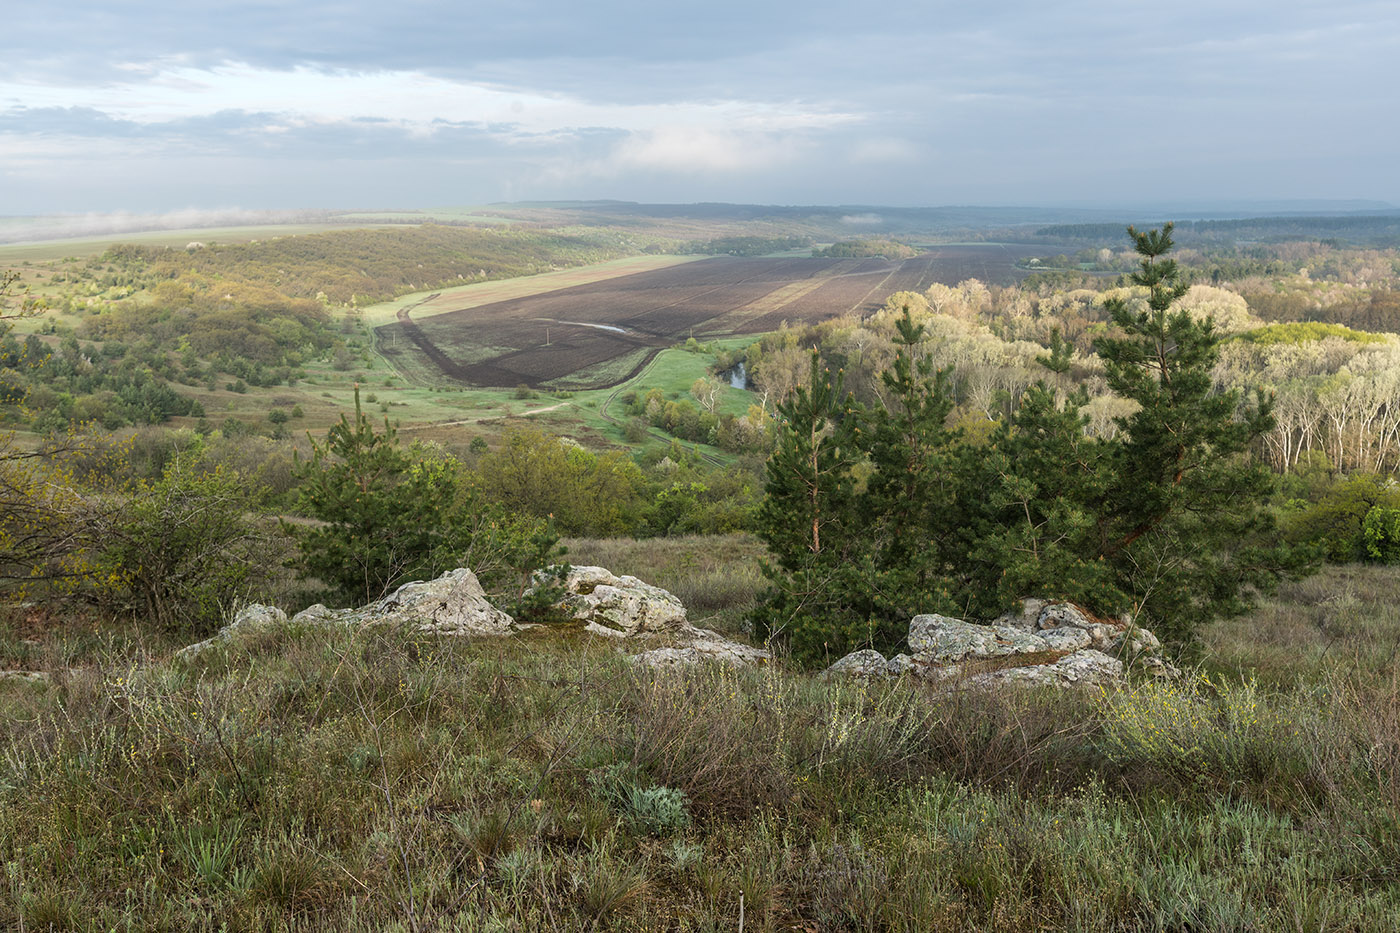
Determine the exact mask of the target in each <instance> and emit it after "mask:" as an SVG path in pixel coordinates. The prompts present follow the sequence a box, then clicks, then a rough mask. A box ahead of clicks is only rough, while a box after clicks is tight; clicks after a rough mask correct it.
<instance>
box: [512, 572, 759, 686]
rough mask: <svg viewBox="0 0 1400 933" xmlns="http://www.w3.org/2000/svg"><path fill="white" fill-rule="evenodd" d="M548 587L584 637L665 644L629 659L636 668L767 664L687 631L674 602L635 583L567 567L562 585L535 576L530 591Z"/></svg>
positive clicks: (711, 635)
mask: <svg viewBox="0 0 1400 933" xmlns="http://www.w3.org/2000/svg"><path fill="white" fill-rule="evenodd" d="M552 583H553V584H557V585H559V586H562V587H563V589H564V597H563V601H562V602H561V603H560V604H559V608H560V609H561V610H563V611H564V612H565V613H567V614H568V615H569V616H570V617H571V618H573V619H574V620H575V621H577V622H581V623H583V627H584V631H586V632H591V633H592V634H594V635H601V636H604V637H606V638H615V639H627V640H629V641H634V640H643V641H645V640H664V641H667V642H669V643H670V644H668V645H666V646H665V647H661V648H653V649H651V650H649V651H643V652H641V653H640V654H637V655H634V656H633V660H634V661H636V662H637V663H639V664H646V665H650V666H653V667H677V666H689V665H694V664H699V663H700V662H702V661H720V662H723V663H726V664H758V663H762V662H765V661H768V660H769V659H770V655H769V653H768V652H767V651H765V650H763V649H762V648H755V647H753V646H752V645H745V644H742V643H741V642H737V641H732V640H731V639H728V638H725V637H724V636H723V635H720V634H719V633H718V632H712V631H710V630H709V629H703V628H696V627H695V626H694V625H691V624H690V622H689V620H687V619H686V614H685V606H684V605H682V604H681V601H680V600H679V599H677V598H676V597H675V596H674V595H673V594H671V593H670V592H668V591H666V590H663V589H661V588H660V587H659V586H652V585H651V584H650V583H643V582H642V581H641V580H638V579H637V578H636V577H628V576H622V577H619V576H616V575H614V574H613V573H611V572H610V571H608V570H606V569H604V568H602V567H570V568H569V573H568V574H567V575H566V576H565V577H563V578H562V579H555V578H552V577H547V576H545V575H543V574H541V575H538V576H537V582H536V586H535V588H534V589H536V590H537V589H538V588H539V587H542V586H547V585H550V584H552Z"/></svg>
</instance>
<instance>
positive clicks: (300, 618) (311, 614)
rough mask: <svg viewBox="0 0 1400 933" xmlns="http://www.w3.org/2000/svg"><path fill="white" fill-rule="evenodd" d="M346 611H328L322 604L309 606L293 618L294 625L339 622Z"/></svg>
mask: <svg viewBox="0 0 1400 933" xmlns="http://www.w3.org/2000/svg"><path fill="white" fill-rule="evenodd" d="M343 614H344V610H342V611H341V612H337V611H336V610H334V609H327V608H326V607H325V606H324V605H322V604H321V603H315V604H314V605H310V606H307V607H306V608H305V609H303V610H302V611H301V612H298V613H297V614H296V615H294V616H292V618H291V623H292V625H325V624H327V623H331V622H339V621H340V619H341V616H342V615H343Z"/></svg>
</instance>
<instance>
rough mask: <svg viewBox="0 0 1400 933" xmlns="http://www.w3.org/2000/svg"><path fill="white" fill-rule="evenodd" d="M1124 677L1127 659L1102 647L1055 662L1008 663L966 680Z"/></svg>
mask: <svg viewBox="0 0 1400 933" xmlns="http://www.w3.org/2000/svg"><path fill="white" fill-rule="evenodd" d="M1122 679H1123V662H1121V661H1119V660H1118V659H1117V658H1111V657H1109V656H1108V655H1106V654H1104V653H1103V652H1102V651H1095V650H1094V649H1093V648H1086V649H1084V650H1082V651H1076V652H1074V653H1073V654H1070V655H1066V656H1065V657H1063V658H1060V659H1059V660H1058V661H1056V662H1055V663H1054V664H1028V665H1025V666H1022V667H1007V668H1002V669H1001V670H998V671H989V672H987V673H985V674H974V675H972V676H971V677H968V678H967V680H966V681H964V683H965V684H966V685H967V686H970V687H978V686H996V685H998V684H1004V683H1027V684H1046V685H1049V686H1054V687H1072V686H1079V685H1085V686H1087V685H1093V684H1108V683H1116V682H1118V681H1120V680H1122Z"/></svg>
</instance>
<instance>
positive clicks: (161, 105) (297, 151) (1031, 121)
mask: <svg viewBox="0 0 1400 933" xmlns="http://www.w3.org/2000/svg"><path fill="white" fill-rule="evenodd" d="M887 6H889V7H890V8H889V9H881V10H880V11H879V12H878V14H875V15H871V14H861V13H859V12H856V11H854V10H853V8H851V7H850V6H849V4H839V5H838V4H836V3H832V2H827V0H806V2H802V3H786V4H785V3H763V4H755V3H752V2H748V3H743V4H740V3H736V2H729V0H719V2H712V3H709V4H703V5H700V4H695V5H685V6H684V7H679V6H676V5H668V4H656V3H654V2H653V3H646V4H643V3H638V2H624V0H603V2H599V3H593V4H576V3H571V4H565V3H562V2H556V0H550V2H543V0H533V2H517V3H513V4H491V5H487V4H484V3H480V2H465V3H459V4H447V3H437V2H423V0H401V2H399V3H396V4H382V3H366V2H363V0H341V2H328V0H322V2H310V3H303V4H282V3H273V2H266V0H258V2H240V3H228V2H219V0H213V2H208V3H205V4H198V5H196V4H186V5H183V6H181V7H178V8H176V7H174V6H173V5H171V4H168V3H150V2H147V3H143V2H140V0H135V2H130V3H122V4H112V3H110V2H101V3H99V2H76V0H58V2H53V3H49V4H46V5H39V4H30V5H28V6H27V7H26V8H24V9H23V10H22V11H21V12H20V13H19V14H18V15H17V16H14V17H12V22H11V23H10V24H9V28H8V29H7V30H5V31H4V32H3V33H2V34H0V196H3V200H0V205H3V206H2V207H0V212H3V213H43V212H51V211H87V210H123V209H125V210H165V209H172V208H181V207H216V206H226V205H238V206H242V207H249V208H270V207H350V206H362V207H389V206H415V205H433V204H448V203H471V202H483V201H490V200H499V199H508V198H574V197H576V198H594V197H608V198H626V199H636V200H664V201H696V200H729V201H760V202H779V203H889V204H935V203H986V204H1011V203H1020V204H1027V203H1040V204H1066V203H1090V204H1107V203H1114V202H1123V201H1134V200H1136V201H1141V200H1144V199H1148V198H1150V199H1152V200H1157V201H1160V200H1162V199H1164V198H1167V199H1170V198H1183V199H1184V198H1190V199H1192V200H1196V201H1200V200H1206V199H1210V198H1225V197H1228V198H1232V199H1240V198H1278V197H1299V198H1301V197H1322V198H1329V197H1335V198H1340V197H1363V198H1380V199H1389V200H1400V183H1397V182H1396V180H1395V178H1394V172H1393V169H1392V166H1393V165H1394V164H1396V162H1397V159H1398V158H1400V128H1397V125H1396V121H1395V120H1394V100H1393V94H1394V91H1393V88H1394V87H1395V86H1397V83H1400V80H1398V79H1400V7H1397V6H1396V5H1395V4H1394V3H1392V2H1366V0H1338V2H1334V3H1328V4H1325V5H1324V4H1312V3H1308V4H1278V3H1272V2H1271V3H1260V2H1229V0H1226V2H1219V3H1209V4H1207V3H1202V2H1196V0H1186V2H1183V3H1178V4H1175V5H1173V6H1172V7H1170V8H1164V7H1156V8H1144V7H1142V6H1141V5H1138V4H1123V3H1111V2H1108V0H1078V2H1075V0H1071V2H1069V3H1064V4H1044V3H1034V4H1032V3H1020V2H1008V3H1001V4H996V5H995V8H992V7H991V6H990V5H977V4H967V3H965V2H958V3H946V2H937V3H920V4H893V5H887Z"/></svg>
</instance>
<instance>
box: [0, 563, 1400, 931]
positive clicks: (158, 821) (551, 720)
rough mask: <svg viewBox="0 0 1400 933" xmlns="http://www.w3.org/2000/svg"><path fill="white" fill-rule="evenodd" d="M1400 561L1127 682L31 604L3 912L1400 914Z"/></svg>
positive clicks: (731, 568)
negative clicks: (260, 628)
mask: <svg viewBox="0 0 1400 933" xmlns="http://www.w3.org/2000/svg"><path fill="white" fill-rule="evenodd" d="M567 543H568V544H569V546H570V555H569V556H570V559H572V560H573V561H575V562H576V563H580V564H583V563H601V564H604V565H606V566H609V567H610V568H612V569H613V570H614V571H616V572H619V573H632V574H636V575H638V576H641V577H642V578H643V579H646V580H649V581H652V582H656V583H658V584H660V585H663V586H666V587H668V588H670V589H672V590H674V591H675V592H676V593H678V594H680V595H681V596H682V598H683V599H684V600H685V601H686V602H687V604H688V605H689V606H690V607H691V609H692V615H693V617H694V620H695V621H696V622H697V623H699V624H701V625H706V626H709V627H714V628H718V629H720V630H722V631H725V632H729V633H741V632H742V631H743V616H744V611H745V609H746V607H747V606H748V605H750V604H751V603H752V601H753V599H754V598H755V596H756V594H757V593H758V592H759V590H760V589H761V587H762V579H761V576H760V575H759V574H758V573H757V570H756V564H757V560H758V559H759V558H760V557H761V554H762V549H761V545H759V544H758V543H757V542H756V541H754V540H753V539H751V538H747V537H745V536H728V537H719V538H697V537H692V538H676V539H667V540H663V541H628V540H618V539H613V540H572V541H569V542H567ZM1397 583H1400V574H1397V572H1396V571H1395V570H1393V569H1376V568H1358V567H1341V568H1333V569H1331V570H1329V571H1327V572H1326V573H1325V574H1324V575H1322V576H1320V577H1317V578H1314V579H1312V580H1309V581H1306V582H1304V583H1300V584H1294V585H1293V587H1292V588H1291V589H1290V590H1288V591H1286V592H1284V593H1282V594H1280V596H1279V597H1277V598H1275V599H1270V600H1267V601H1265V602H1264V603H1263V604H1262V605H1261V607H1260V608H1259V610H1258V611H1257V612H1256V613H1255V614H1254V615H1252V616H1250V617H1248V618H1245V619H1241V620H1236V621H1234V622H1230V623H1221V624H1218V625H1216V626H1214V627H1212V628H1211V629H1210V630H1209V631H1208V632H1207V633H1206V636H1205V641H1204V644H1203V645H1202V648H1201V651H1200V653H1199V654H1198V655H1196V656H1194V657H1192V658H1190V659H1188V661H1189V662H1190V664H1191V665H1192V667H1191V670H1190V673H1188V675H1187V676H1186V677H1185V678H1184V679H1183V680H1182V681H1180V682H1177V683H1170V684H1164V683H1150V682H1143V683H1135V684H1132V685H1131V686H1129V687H1127V688H1125V689H1123V690H1120V691H1111V692H1102V691H1095V690H1085V691H1075V692H1056V691H1035V690H1007V691H1000V692H997V693H986V692H970V693H935V692H930V691H928V690H926V689H923V688H920V687H919V686H917V685H913V684H909V683H892V684H888V683H873V684H867V683H859V682H841V683H825V682H823V681H821V680H819V679H818V678H815V677H812V676H808V675H802V674H799V673H796V672H795V671H794V670H792V669H791V668H790V667H789V666H788V665H786V664H785V663H783V662H782V661H781V659H780V660H779V661H778V662H776V663H774V664H772V665H770V666H768V667H766V668H761V669H753V670H742V671H736V670H733V669H729V668H724V667H715V668H708V669H702V670H697V671H689V672H652V671H649V670H644V669H639V668H636V667H634V666H632V665H630V664H629V663H628V662H627V661H626V660H625V658H624V657H622V656H621V655H620V654H619V653H618V652H617V651H616V650H615V649H614V647H613V646H612V645H611V644H610V643H608V642H606V641H605V640H601V639H590V638H588V637H585V636H581V635H579V634H578V633H576V632H557V631H553V630H532V631H530V632H527V633H526V634H524V635H522V636H520V637H518V638H513V639H509V640H476V641H467V640H454V639H441V638H429V637H424V636H420V635H414V634H408V633H403V632H395V631H388V630H366V631H346V630H341V629H337V628H315V627H309V628H303V629H297V628H290V629H287V630H284V631H279V632H268V633H262V634H256V635H252V636H248V637H244V638H240V639H236V640H234V641H232V642H230V643H228V644H226V645H224V646H221V647H218V648H216V649H214V650H211V651H209V652H206V653H205V654H204V655H201V656H200V657H199V658H198V659H196V660H193V661H181V660H178V659H176V658H174V657H172V654H173V649H175V648H176V647H178V645H179V644H180V641H179V640H176V639H170V638H159V637H154V636H151V635H149V634H147V633H140V632H137V631H135V630H131V629H121V628H108V627H104V626H101V625H93V626H90V627H88V628H85V629H78V628H71V627H65V626H67V625H68V623H64V624H59V623H56V622H53V621H52V620H43V619H35V618H25V617H23V616H12V617H11V618H9V619H8V620H7V621H6V622H5V623H4V624H3V626H0V669H4V668H13V667H29V668H44V669H49V670H53V671H54V672H55V673H54V675H53V681H52V683H50V684H49V685H48V686H35V685H31V684H27V683H19V682H8V681H0V710H2V711H3V715H0V864H3V865H4V866H5V876H4V878H3V879H0V925H5V926H8V927H10V928H14V929H24V930H47V929H79V930H89V929H90V930H97V929H101V930H111V929H118V930H126V929H130V930H163V929H164V930H243V929H247V930H254V929H256V930H261V929H277V930H303V929H304V930H318V929H336V930H345V931H354V930H405V931H411V930H522V931H523V930H540V929H557V930H579V931H591V930H636V931H644V930H657V931H661V930H677V931H679V930H696V931H698V930H737V929H740V928H741V927H742V929H744V930H751V931H759V930H772V931H779V930H783V931H812V930H822V931H825V930H910V931H914V930H919V931H942V930H947V931H974V930H976V931H982V930H1005V931H1025V930H1045V931H1050V930H1056V931H1058V930H1082V931H1138V930H1143V931H1149V930H1150V931H1180V933H1187V931H1190V933H1202V931H1241V930H1257V931H1275V930H1301V931H1332V930H1335V931H1371V930H1374V931H1383V930H1393V929H1396V928H1397V926H1400V878H1397V871H1396V865H1397V864H1400V679H1397V676H1396V668H1395V663H1394V657H1393V651H1392V650H1390V646H1393V645H1394V644H1395V643H1396V642H1397V639H1400V610H1396V608H1395V607H1394V605H1393V604H1392V602H1391V594H1392V593H1393V592H1394V591H1395V588H1396V584H1397ZM1377 646H1380V647H1377ZM1382 649H1385V650H1382Z"/></svg>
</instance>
